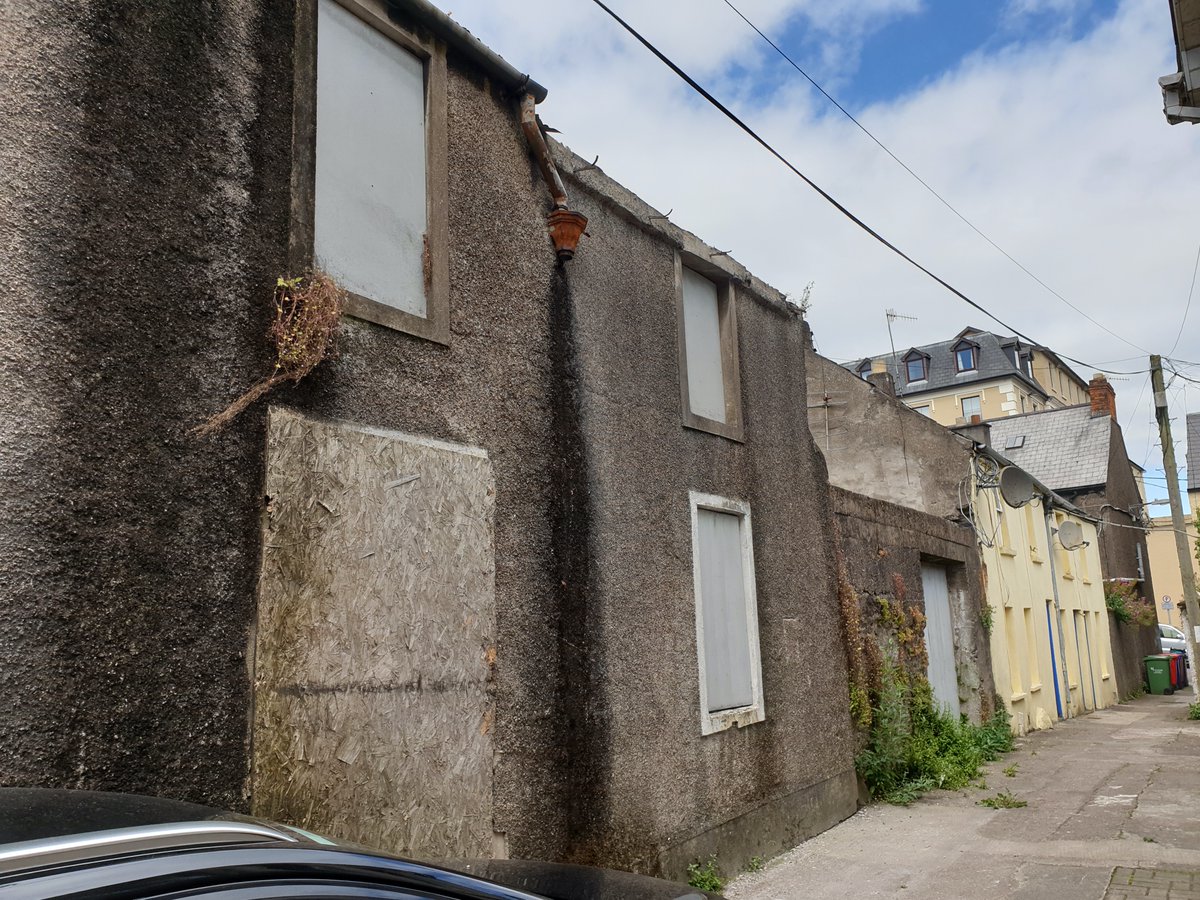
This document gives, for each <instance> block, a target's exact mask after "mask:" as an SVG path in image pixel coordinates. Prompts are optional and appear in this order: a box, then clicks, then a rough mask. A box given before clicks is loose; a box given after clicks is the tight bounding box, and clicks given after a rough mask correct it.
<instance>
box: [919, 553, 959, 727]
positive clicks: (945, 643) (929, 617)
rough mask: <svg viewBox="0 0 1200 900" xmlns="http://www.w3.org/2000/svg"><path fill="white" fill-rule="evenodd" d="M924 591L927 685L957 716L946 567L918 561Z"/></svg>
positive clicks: (940, 703) (955, 671)
mask: <svg viewBox="0 0 1200 900" xmlns="http://www.w3.org/2000/svg"><path fill="white" fill-rule="evenodd" d="M921 587H922V588H923V589H924V592H925V646H926V648H927V649H928V651H929V685H930V687H931V688H933V701H934V703H936V704H937V705H938V706H940V707H941V708H942V709H943V710H944V711H946V712H948V713H949V714H950V715H952V716H954V717H955V718H958V715H959V713H960V712H961V710H960V708H959V703H958V671H957V667H956V666H955V664H954V623H953V622H952V621H951V619H950V588H949V585H948V584H947V581H946V569H945V568H944V567H943V566H937V565H933V564H932V563H922V564H921Z"/></svg>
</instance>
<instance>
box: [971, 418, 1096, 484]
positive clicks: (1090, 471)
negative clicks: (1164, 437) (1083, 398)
mask: <svg viewBox="0 0 1200 900" xmlns="http://www.w3.org/2000/svg"><path fill="white" fill-rule="evenodd" d="M988 424H989V425H990V426H991V428H992V446H994V447H995V448H996V450H997V451H998V452H1000V453H1003V454H1004V455H1005V456H1007V457H1008V458H1009V459H1010V460H1012V461H1013V462H1014V463H1015V464H1016V465H1018V466H1020V467H1021V468H1022V469H1024V470H1025V471H1027V472H1028V473H1029V474H1030V475H1032V476H1033V477H1034V478H1036V479H1038V480H1039V481H1041V482H1042V483H1043V484H1045V485H1046V486H1047V487H1049V488H1050V489H1052V490H1055V491H1069V490H1074V489H1077V488H1083V487H1089V486H1091V485H1097V484H1104V483H1106V482H1107V481H1108V453H1109V447H1110V446H1111V440H1112V419H1110V418H1109V417H1108V416H1105V415H1100V416H1093V415H1092V410H1091V407H1090V406H1089V405H1087V404H1083V405H1081V406H1068V407H1065V408H1063V409H1052V410H1046V411H1043V412H1037V413H1027V414H1026V415H1022V416H1009V417H1007V418H1004V419H990V420H989V421H988ZM1019 438H1024V440H1023V441H1019V440H1018V439H1019ZM1016 443H1020V444H1021V446H1019V447H1016V446H1013V447H1009V446H1008V445H1009V444H1016Z"/></svg>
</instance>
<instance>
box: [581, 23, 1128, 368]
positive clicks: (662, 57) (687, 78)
mask: <svg viewBox="0 0 1200 900" xmlns="http://www.w3.org/2000/svg"><path fill="white" fill-rule="evenodd" d="M592 2H593V3H595V4H596V5H597V6H599V7H600V8H601V9H602V10H604V11H605V12H606V13H608V15H609V16H610V17H611V18H612V19H613V20H614V21H615V22H616V23H617V24H618V25H620V26H621V27H622V28H624V29H625V30H626V31H627V32H629V34H630V35H631V36H632V37H633V38H634V40H636V41H637V42H638V43H640V44H641V45H642V46H643V47H645V48H646V49H647V50H649V51H650V52H651V53H652V54H653V55H654V56H655V57H657V58H658V60H659V61H660V62H661V63H663V65H665V66H666V67H667V68H669V69H670V70H671V71H672V72H674V73H675V74H676V75H677V76H679V78H680V79H681V80H683V81H684V82H685V83H686V84H687V85H688V86H689V87H690V88H691V89H692V90H694V91H695V92H696V93H698V94H699V95H700V96H701V97H703V98H704V99H705V100H707V101H708V102H709V103H710V104H711V105H712V106H713V107H715V108H716V109H717V110H718V111H719V112H721V113H722V114H723V115H724V116H725V117H726V118H727V119H729V121H731V122H733V124H735V125H737V126H738V128H740V129H742V131H744V132H745V133H746V134H747V135H748V136H749V137H751V138H752V139H753V140H754V141H755V142H756V143H757V144H759V145H760V146H761V147H762V148H763V149H764V150H766V151H767V152H768V153H770V154H771V155H772V156H774V157H775V158H776V159H777V160H779V162H781V163H783V165H784V166H786V167H787V168H788V169H789V170H790V171H791V172H792V174H793V175H795V176H796V177H797V178H799V179H800V180H801V181H803V182H804V183H805V184H807V185H808V186H809V187H810V188H812V189H813V190H814V191H816V192H817V193H818V194H819V195H820V196H821V198H822V199H824V200H825V201H826V202H827V203H828V204H829V205H830V206H832V207H833V208H834V209H836V210H837V211H838V212H839V213H841V214H842V215H843V216H845V217H846V218H847V219H849V220H850V221H851V222H853V223H854V224H855V225H857V226H858V227H859V228H860V229H861V230H862V231H864V232H865V233H866V234H867V235H869V236H870V237H872V238H874V239H875V240H876V241H878V242H879V243H880V244H882V245H883V246H884V247H886V248H887V249H889V250H891V251H892V253H894V254H896V255H897V256H899V257H900V258H901V259H903V260H904V261H905V262H907V263H908V264H909V265H911V266H912V267H913V268H915V269H917V270H918V271H920V272H922V273H924V274H925V275H927V276H928V277H929V278H931V279H932V280H933V281H935V282H937V283H938V284H940V285H941V286H942V287H943V288H945V289H946V290H947V291H949V292H950V293H951V294H953V295H954V296H956V297H958V298H959V299H960V300H962V301H963V302H964V303H966V304H967V305H968V306H970V307H971V308H973V309H976V310H978V311H979V312H981V313H983V314H984V315H985V316H987V317H988V318H989V319H991V320H992V321H993V322H995V323H997V324H998V325H1002V326H1003V327H1004V328H1006V329H1008V330H1009V331H1010V332H1012V334H1014V335H1015V336H1016V337H1019V338H1023V339H1024V340H1026V341H1028V342H1029V343H1031V344H1033V345H1035V346H1039V347H1040V346H1042V344H1041V343H1040V342H1038V341H1035V340H1034V339H1033V338H1031V337H1030V336H1029V335H1027V334H1025V333H1024V332H1023V331H1020V330H1019V329H1017V328H1015V327H1013V326H1012V325H1009V324H1008V323H1007V322H1005V321H1004V320H1003V319H1001V318H1000V317H999V316H997V315H996V314H995V313H993V312H991V311H990V310H988V309H987V308H986V307H984V306H983V305H982V304H980V303H977V302H976V301H975V300H972V299H971V298H970V297H968V296H967V295H966V294H965V293H963V292H962V291H960V290H959V289H958V288H956V287H955V286H954V285H952V284H950V282H948V281H946V280H945V279H944V278H942V277H941V276H940V275H937V274H935V273H934V272H933V271H932V270H930V269H928V268H926V267H925V266H923V265H922V264H921V263H919V262H917V261H916V260H915V259H913V258H912V257H911V256H909V255H908V254H907V253H905V252H904V251H903V250H901V249H900V248H899V247H897V246H896V245H895V244H893V243H892V242H891V241H889V240H888V239H887V238H885V237H884V236H883V235H882V234H880V233H879V232H878V231H876V230H875V229H874V228H872V227H871V226H870V225H868V224H867V223H866V222H865V221H863V220H862V219H860V218H859V217H858V216H856V215H855V214H854V213H852V212H851V211H850V210H849V209H848V208H847V207H845V206H844V205H842V203H841V202H840V201H838V200H837V199H836V198H834V197H833V195H832V194H830V193H829V192H828V191H826V190H825V189H824V188H822V187H821V186H820V185H818V184H817V183H816V182H815V181H813V180H812V179H811V178H809V177H808V176H807V175H805V174H804V173H803V172H802V171H800V169H798V168H797V167H796V166H795V165H794V164H793V163H792V162H791V161H790V160H789V159H788V158H787V157H786V156H784V155H783V154H782V153H780V152H779V151H778V150H776V149H775V148H774V147H773V146H772V145H771V144H770V143H768V142H767V140H766V139H765V138H763V137H762V136H761V135H759V133H758V132H756V131H755V130H754V129H753V128H751V127H750V126H749V125H747V124H746V123H745V122H744V121H742V119H740V118H739V117H738V116H737V114H736V113H734V112H733V111H732V110H731V109H729V107H727V106H726V105H725V104H723V103H722V102H721V101H720V100H718V99H717V98H716V97H714V96H713V95H712V94H711V93H709V92H708V91H707V90H706V89H705V88H704V87H703V86H702V85H701V84H700V83H699V82H698V81H696V79H694V78H692V76H691V75H689V74H688V73H687V72H685V71H684V70H683V69H681V68H680V67H679V66H678V65H677V64H676V63H675V62H673V61H672V60H671V59H670V57H668V56H667V55H666V54H665V53H663V52H662V51H661V50H659V49H658V48H657V47H656V46H654V44H652V43H650V41H649V40H648V39H646V38H645V37H643V36H642V35H641V34H640V33H639V32H638V31H637V30H636V29H635V28H634V27H633V26H632V25H630V24H629V23H628V22H626V21H625V20H624V19H622V18H621V17H620V16H619V15H617V14H616V13H615V12H614V11H613V10H612V9H611V8H610V7H609V6H608V5H607V4H605V3H604V0H592ZM1057 355H1058V356H1059V357H1061V358H1062V359H1065V360H1067V361H1069V362H1073V363H1075V364H1076V365H1080V366H1083V367H1084V368H1085V369H1094V370H1097V371H1102V372H1107V373H1108V374H1110V375H1141V374H1143V373H1144V372H1145V371H1146V370H1145V369H1139V370H1137V371H1135V372H1121V371H1116V370H1113V369H1104V368H1103V367H1101V366H1095V365H1092V364H1091V363H1088V362H1085V361H1083V360H1081V359H1076V358H1075V357H1073V356H1067V354H1065V353H1058V354H1057Z"/></svg>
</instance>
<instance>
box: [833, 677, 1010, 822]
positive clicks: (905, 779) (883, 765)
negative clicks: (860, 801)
mask: <svg viewBox="0 0 1200 900" xmlns="http://www.w3.org/2000/svg"><path fill="white" fill-rule="evenodd" d="M882 680H883V687H882V690H881V696H880V698H879V703H878V706H877V707H876V708H875V714H874V716H873V717H872V718H873V726H872V728H871V733H870V736H869V739H868V742H867V746H866V749H864V750H863V751H862V753H860V754H859V755H858V757H857V758H856V759H855V761H854V762H855V766H856V767H857V769H858V772H859V774H860V775H861V776H862V777H863V780H864V781H866V783H867V787H868V789H869V790H870V792H871V796H872V797H874V798H876V799H880V800H883V801H885V802H887V803H895V804H899V805H907V804H909V803H912V802H913V801H914V800H916V799H917V798H918V797H920V796H921V795H922V794H924V793H926V792H927V791H930V790H933V789H934V788H945V789H946V790H958V789H959V788H963V787H966V786H967V785H968V784H970V783H971V782H972V781H974V780H975V779H976V778H978V777H979V774H980V769H981V767H982V766H983V764H984V763H985V762H989V761H991V760H994V759H996V758H997V757H998V756H999V755H1000V754H1001V753H1007V752H1008V751H1009V750H1011V749H1012V746H1013V737H1012V732H1011V730H1010V729H1009V725H1008V714H1007V713H1006V712H1005V711H1004V710H1003V708H1001V709H1000V710H999V711H998V712H997V714H996V715H995V716H993V717H992V718H991V719H990V720H988V722H987V723H986V724H984V725H972V724H971V723H970V722H967V721H965V720H963V719H961V718H955V717H953V716H949V715H947V714H945V713H943V712H942V711H941V710H940V709H938V708H937V707H936V706H934V703H933V698H932V695H931V693H930V690H929V684H928V683H927V682H924V681H923V680H918V681H917V682H916V683H914V684H912V685H909V684H907V683H906V680H905V679H904V678H903V677H902V676H901V675H900V673H899V672H898V670H897V669H895V668H894V667H893V668H889V669H887V670H885V671H884V673H883V679H882Z"/></svg>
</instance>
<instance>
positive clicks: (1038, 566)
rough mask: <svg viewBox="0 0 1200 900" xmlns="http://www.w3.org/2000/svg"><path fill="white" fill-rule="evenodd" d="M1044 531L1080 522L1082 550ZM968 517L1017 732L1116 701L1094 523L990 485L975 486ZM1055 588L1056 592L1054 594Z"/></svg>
mask: <svg viewBox="0 0 1200 900" xmlns="http://www.w3.org/2000/svg"><path fill="white" fill-rule="evenodd" d="M1046 502H1050V503H1052V504H1053V505H1052V506H1051V527H1052V528H1054V529H1057V528H1058V527H1059V525H1061V524H1062V523H1063V522H1065V521H1072V522H1075V523H1077V524H1078V525H1079V527H1080V529H1081V530H1082V533H1083V541H1084V544H1083V546H1081V547H1079V548H1078V549H1076V550H1066V549H1065V548H1064V547H1063V545H1062V544H1061V543H1060V541H1059V540H1058V539H1057V537H1056V536H1052V537H1051V539H1050V540H1051V541H1052V542H1053V543H1052V545H1051V543H1050V542H1049V541H1048V540H1047V533H1046V519H1045V506H1044V504H1045V503H1046ZM974 507H975V521H976V524H977V529H978V532H979V535H980V544H981V547H980V552H981V554H982V556H983V561H984V566H985V569H986V578H987V588H986V594H987V602H988V608H989V609H990V610H991V630H990V634H991V650H992V667H993V673H994V676H995V681H996V691H997V693H999V695H1000V697H1001V698H1002V699H1003V701H1004V705H1005V706H1006V707H1007V708H1008V711H1009V713H1010V714H1011V716H1012V727H1013V730H1014V731H1015V732H1017V733H1018V734H1024V733H1025V732H1027V731H1030V730H1032V729H1037V728H1048V727H1050V726H1051V725H1053V724H1054V722H1055V721H1056V720H1058V719H1060V718H1067V717H1069V716H1076V715H1080V714H1082V713H1085V712H1089V711H1091V710H1093V709H1102V708H1104V707H1106V706H1110V705H1112V704H1114V703H1116V702H1117V697H1118V690H1117V683H1116V676H1115V674H1114V668H1113V656H1112V644H1111V637H1110V635H1109V630H1108V613H1107V609H1106V607H1105V604H1104V587H1103V583H1102V581H1101V578H1100V555H1099V550H1098V544H1097V540H1096V527H1095V525H1094V524H1093V522H1092V521H1091V520H1090V519H1086V518H1083V517H1081V516H1079V515H1077V514H1076V513H1075V512H1074V511H1073V510H1072V509H1071V508H1070V507H1068V506H1067V505H1066V504H1062V503H1061V502H1060V501H1057V500H1056V499H1053V498H1051V499H1050V500H1049V501H1047V500H1046V499H1045V498H1044V497H1042V498H1035V499H1034V500H1033V501H1032V502H1030V503H1028V504H1026V505H1025V506H1022V507H1020V508H1014V507H1011V506H1009V505H1008V504H1007V503H1005V502H1004V500H1003V499H1002V498H1001V497H1000V494H999V491H998V489H997V488H995V487H989V486H982V487H981V486H978V485H977V486H976V488H975V492H974ZM1055 584H1057V586H1058V591H1057V598H1056V596H1055V590H1054V587H1055Z"/></svg>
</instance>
